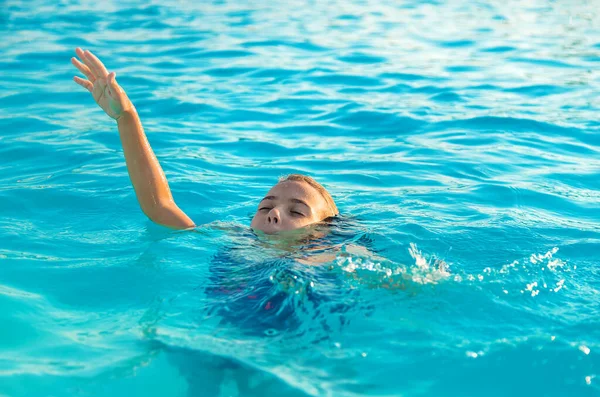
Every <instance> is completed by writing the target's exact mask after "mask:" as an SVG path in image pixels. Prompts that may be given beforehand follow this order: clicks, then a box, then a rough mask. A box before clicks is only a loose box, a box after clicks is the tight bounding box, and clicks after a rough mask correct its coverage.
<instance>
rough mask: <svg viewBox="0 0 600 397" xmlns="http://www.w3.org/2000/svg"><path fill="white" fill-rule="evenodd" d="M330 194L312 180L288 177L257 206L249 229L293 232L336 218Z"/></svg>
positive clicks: (304, 177)
mask: <svg viewBox="0 0 600 397" xmlns="http://www.w3.org/2000/svg"><path fill="white" fill-rule="evenodd" d="M337 214H338V209H337V207H336V205H335V203H334V201H333V199H332V198H331V195H330V194H329V192H328V191H327V190H325V188H324V187H323V186H321V185H320V184H319V183H318V182H317V181H315V180H314V179H313V178H311V177H309V176H306V175H300V174H292V175H288V176H287V177H285V178H282V179H280V180H279V183H277V184H276V185H275V186H273V187H272V188H271V190H269V192H268V193H267V195H266V196H265V198H263V199H262V201H261V202H260V204H259V205H258V210H257V211H256V214H255V215H254V218H253V219H252V223H251V224H250V227H252V228H253V229H256V230H260V231H262V232H265V233H267V234H271V233H277V232H281V231H285V230H294V229H298V228H301V227H304V226H308V225H311V224H313V223H317V222H320V221H322V220H324V219H327V218H330V217H332V216H336V215H337Z"/></svg>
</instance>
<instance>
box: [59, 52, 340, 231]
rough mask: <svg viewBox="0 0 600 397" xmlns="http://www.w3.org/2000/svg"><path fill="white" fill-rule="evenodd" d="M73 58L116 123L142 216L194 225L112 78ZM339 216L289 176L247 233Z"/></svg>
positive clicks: (320, 193)
mask: <svg viewBox="0 0 600 397" xmlns="http://www.w3.org/2000/svg"><path fill="white" fill-rule="evenodd" d="M75 52H76V54H77V56H78V57H79V58H80V60H81V61H80V60H78V59H77V58H71V63H73V65H75V67H76V68H77V69H79V71H81V73H83V74H84V75H85V76H86V77H87V79H82V78H80V77H77V76H76V77H74V80H75V82H76V83H77V84H79V85H81V86H82V87H84V88H86V89H87V90H88V91H89V92H91V93H92V96H93V97H94V100H95V101H96V103H97V104H98V105H99V106H100V107H101V108H102V110H104V111H105V112H106V114H108V115H109V116H110V117H112V118H113V119H115V120H117V126H118V128H119V136H120V137H121V144H122V145H123V151H124V153H125V162H126V164H127V170H128V172H129V177H130V179H131V182H132V184H133V188H134V190H135V194H136V196H137V199H138V202H139V203H140V206H141V208H142V211H144V213H145V214H146V216H148V218H150V219H151V220H152V221H153V222H156V223H158V224H161V225H164V226H167V227H170V228H174V229H188V228H192V227H194V226H195V224H194V222H193V221H192V220H191V219H190V218H189V217H188V216H187V215H186V214H185V213H184V212H183V211H182V210H181V209H180V208H179V207H178V206H177V204H175V201H173V196H172V195H171V190H170V189H169V184H168V182H167V178H166V177H165V174H164V172H163V170H162V168H161V166H160V164H159V163H158V160H157V159H156V156H155V155H154V152H153V151H152V148H151V147H150V144H149V143H148V139H147V138H146V135H145V134H144V129H143V128H142V123H141V121H140V119H139V117H138V115H137V112H136V110H135V107H134V106H133V104H132V103H131V101H130V100H129V98H128V97H127V94H126V93H125V91H123V89H122V88H121V87H120V86H119V85H118V84H117V81H116V79H115V76H116V75H115V73H114V72H112V73H108V70H106V67H105V66H104V64H103V63H102V62H101V61H100V60H99V59H98V58H97V57H96V56H95V55H94V54H92V53H91V52H90V51H83V50H82V49H81V48H77V49H76V50H75ZM337 214H338V210H337V207H336V205H335V202H334V201H333V199H332V198H331V195H330V194H329V193H328V192H327V190H325V188H323V186H321V185H320V184H319V183H318V182H317V181H315V180H314V179H313V178H311V177H309V176H305V175H298V174H292V175H289V176H288V177H286V178H284V179H282V180H280V181H279V183H277V184H276V185H275V186H274V187H273V188H272V189H271V190H270V191H269V192H268V193H267V195H266V196H265V198H263V199H262V200H261V202H260V204H259V207H258V210H257V211H256V214H255V215H254V218H253V219H252V223H251V224H250V227H252V228H253V229H255V230H260V231H262V232H264V233H267V234H273V233H277V232H281V231H286V230H294V229H299V228H302V227H305V226H308V225H311V224H315V223H318V222H321V221H323V220H324V219H327V218H330V217H333V216H336V215H337Z"/></svg>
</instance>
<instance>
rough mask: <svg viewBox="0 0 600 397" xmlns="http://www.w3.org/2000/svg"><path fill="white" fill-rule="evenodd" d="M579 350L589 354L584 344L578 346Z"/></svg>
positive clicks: (588, 349)
mask: <svg viewBox="0 0 600 397" xmlns="http://www.w3.org/2000/svg"><path fill="white" fill-rule="evenodd" d="M579 350H581V351H582V352H583V354H585V355H586V356H587V355H588V354H590V348H589V347H587V346H584V345H581V346H579Z"/></svg>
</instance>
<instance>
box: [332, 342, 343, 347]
mask: <svg viewBox="0 0 600 397" xmlns="http://www.w3.org/2000/svg"><path fill="white" fill-rule="evenodd" d="M333 345H334V346H335V347H337V348H338V349H339V348H340V347H342V344H341V343H340V342H335V343H334V344H333Z"/></svg>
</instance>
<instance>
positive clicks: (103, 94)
mask: <svg viewBox="0 0 600 397" xmlns="http://www.w3.org/2000/svg"><path fill="white" fill-rule="evenodd" d="M92 96H93V97H94V100H95V101H96V103H97V104H98V106H100V107H101V108H102V110H104V111H105V112H106V114H108V115H109V116H110V117H112V118H113V119H116V118H118V117H119V116H120V115H121V113H122V112H123V107H122V105H121V102H120V100H119V98H118V97H117V98H115V97H114V96H113V95H111V93H110V90H109V83H108V82H107V80H106V79H105V78H100V79H96V81H94V86H93V88H92ZM115 96H116V95H115Z"/></svg>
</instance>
